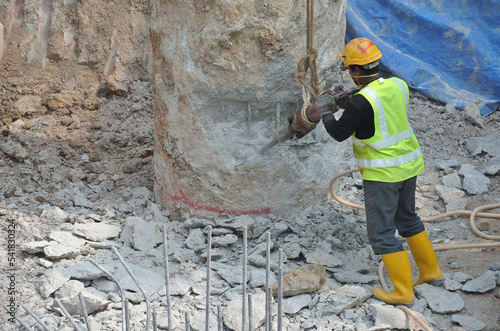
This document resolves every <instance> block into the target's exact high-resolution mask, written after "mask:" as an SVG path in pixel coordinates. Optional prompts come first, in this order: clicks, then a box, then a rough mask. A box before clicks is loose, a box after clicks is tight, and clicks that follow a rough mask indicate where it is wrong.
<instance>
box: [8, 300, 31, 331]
mask: <svg viewBox="0 0 500 331" xmlns="http://www.w3.org/2000/svg"><path fill="white" fill-rule="evenodd" d="M3 307H4V308H5V310H7V311H8V312H9V314H10V313H11V311H10V309H9V307H8V306H7V305H5V304H4V305H3ZM14 318H15V319H16V320H17V321H18V322H19V323H21V325H22V326H24V328H25V329H26V330H28V331H32V329H31V327H30V326H29V325H28V323H26V322H25V321H24V320H23V319H22V318H21V317H19V315H18V314H16V313H14Z"/></svg>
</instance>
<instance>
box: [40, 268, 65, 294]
mask: <svg viewBox="0 0 500 331" xmlns="http://www.w3.org/2000/svg"><path fill="white" fill-rule="evenodd" d="M69 279H70V276H69V275H68V273H67V272H66V269H65V268H64V267H61V266H59V267H57V268H54V269H50V270H48V271H47V272H46V273H45V274H44V275H43V276H42V277H41V278H40V280H39V281H38V282H37V283H36V285H35V288H36V289H37V290H38V293H40V295H41V296H42V297H43V298H48V297H49V296H50V295H51V294H52V293H54V292H55V291H57V290H58V289H59V288H61V286H63V284H64V283H66V282H67V281H68V280H69Z"/></svg>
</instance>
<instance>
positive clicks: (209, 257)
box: [205, 225, 212, 331]
mask: <svg viewBox="0 0 500 331" xmlns="http://www.w3.org/2000/svg"><path fill="white" fill-rule="evenodd" d="M211 260H212V226H211V225H209V226H208V235H207V293H206V305H205V331H209V324H210V273H211V272H210V269H211V268H212V267H211Z"/></svg>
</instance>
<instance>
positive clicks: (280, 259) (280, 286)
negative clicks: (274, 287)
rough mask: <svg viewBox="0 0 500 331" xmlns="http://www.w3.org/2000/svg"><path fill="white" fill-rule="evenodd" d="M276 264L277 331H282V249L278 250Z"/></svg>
mask: <svg viewBox="0 0 500 331" xmlns="http://www.w3.org/2000/svg"><path fill="white" fill-rule="evenodd" d="M278 260H279V262H278V263H279V264H278V331H281V330H282V329H283V249H282V248H280V249H279V259H278Z"/></svg>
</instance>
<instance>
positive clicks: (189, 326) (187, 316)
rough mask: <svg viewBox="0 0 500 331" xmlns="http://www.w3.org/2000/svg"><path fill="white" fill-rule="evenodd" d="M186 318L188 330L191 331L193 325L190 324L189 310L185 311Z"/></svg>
mask: <svg viewBox="0 0 500 331" xmlns="http://www.w3.org/2000/svg"><path fill="white" fill-rule="evenodd" d="M184 320H185V322H186V331H191V325H189V315H188V312H187V311H186V312H184Z"/></svg>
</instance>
